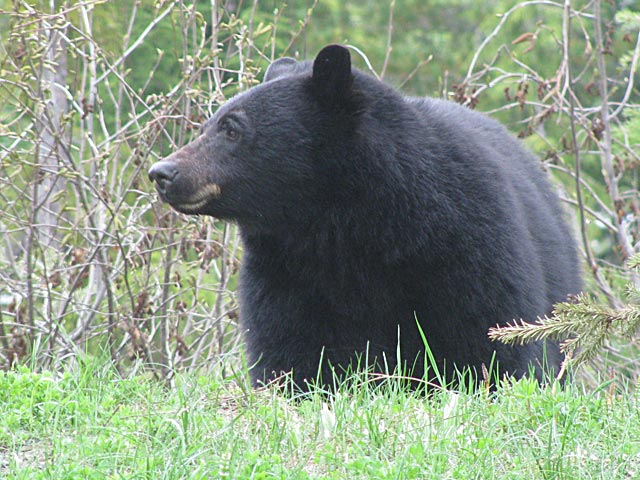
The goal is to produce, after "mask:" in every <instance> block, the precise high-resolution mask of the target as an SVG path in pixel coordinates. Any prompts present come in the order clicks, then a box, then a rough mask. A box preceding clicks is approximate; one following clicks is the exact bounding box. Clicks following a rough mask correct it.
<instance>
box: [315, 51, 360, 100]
mask: <svg viewBox="0 0 640 480" xmlns="http://www.w3.org/2000/svg"><path fill="white" fill-rule="evenodd" d="M312 81H313V86H314V90H315V92H316V94H317V95H318V96H319V98H320V99H321V100H323V101H327V102H330V103H333V102H336V101H340V100H342V99H345V98H346V97H347V94H348V93H349V90H350V89H351V84H352V83H353V75H351V54H350V53H349V50H347V49H346V48H345V47H343V46H342V45H329V46H328V47H324V48H323V49H322V50H320V53H318V55H317V56H316V59H315V60H314V61H313V76H312Z"/></svg>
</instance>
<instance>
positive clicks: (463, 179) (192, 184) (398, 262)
mask: <svg viewBox="0 0 640 480" xmlns="http://www.w3.org/2000/svg"><path fill="white" fill-rule="evenodd" d="M149 176H150V178H151V179H152V180H153V181H155V184H156V187H157V190H158V192H159V194H160V197H161V198H162V200H164V201H165V202H168V203H169V204H170V205H171V206H172V207H173V208H175V209H176V210H178V211H180V212H183V213H187V214H202V215H212V216H214V217H217V218H221V219H227V220H231V221H234V222H237V224H238V226H239V231H240V235H241V238H242V242H243V245H244V257H243V261H242V268H241V274H240V286H239V293H240V309H241V310H240V312H241V315H240V317H241V322H242V326H243V329H244V331H245V340H246V346H247V357H248V363H249V364H250V365H251V367H252V368H251V376H252V381H253V382H254V384H261V383H263V382H268V381H269V380H271V379H273V378H276V377H277V376H279V375H281V374H282V373H283V372H290V373H291V374H292V378H293V381H294V382H295V384H296V385H298V386H299V387H300V388H306V382H307V381H316V380H317V379H320V381H321V382H323V384H325V385H328V384H330V382H331V381H332V380H331V378H330V377H331V375H332V374H338V375H340V374H341V373H342V372H344V371H345V370H348V369H351V368H363V365H367V366H368V367H369V368H372V369H374V370H375V371H377V372H380V371H393V370H394V368H396V367H399V368H400V369H402V371H404V372H407V373H410V374H411V375H413V376H414V377H418V378H420V377H423V376H424V377H425V378H427V379H428V380H433V377H432V376H431V375H430V374H429V373H428V372H427V371H426V369H425V366H428V365H429V361H428V360H426V359H425V357H426V353H425V352H426V349H425V342H424V340H423V336H424V337H425V338H426V340H427V343H428V346H429V348H430V350H431V353H432V357H430V360H431V362H432V364H431V365H432V366H434V365H433V361H434V360H435V366H437V369H438V370H439V371H440V374H441V375H443V373H444V376H445V378H446V379H447V380H450V379H452V378H455V371H456V370H459V371H460V370H465V371H467V372H469V371H470V372H472V373H475V374H476V375H477V374H479V373H480V372H481V369H482V367H483V365H484V366H486V367H487V368H493V369H494V370H495V369H497V371H499V372H500V374H508V375H512V376H515V377H520V376H522V375H524V374H528V373H529V372H532V373H533V375H534V376H535V377H537V378H539V379H542V378H543V376H544V373H543V371H546V370H545V369H543V368H542V364H543V358H544V359H545V360H544V362H546V366H547V367H549V368H550V369H551V370H553V369H554V368H557V367H558V365H559V363H560V361H561V354H560V351H559V349H558V346H557V345H555V344H552V343H547V344H546V346H545V345H543V344H542V343H534V344H529V345H525V346H517V347H508V346H505V345H502V344H496V343H493V342H491V341H490V340H489V338H488V337H487V331H488V329H489V328H490V327H492V326H495V325H496V324H505V323H507V322H510V321H512V320H513V319H524V320H525V321H535V320H536V319H537V317H538V316H540V315H544V314H546V313H549V312H550V310H551V308H552V305H553V304H554V303H556V302H558V301H562V300H564V299H566V296H567V294H574V293H577V292H578V291H579V290H580V288H581V280H580V268H579V262H578V256H577V252H576V247H575V243H574V241H573V240H572V235H571V234H570V230H569V228H568V227H567V225H566V223H565V222H564V220H563V212H562V209H561V207H560V205H559V201H558V199H557V198H556V195H555V193H554V190H553V188H552V186H551V184H550V183H549V181H548V180H547V178H546V176H545V174H544V173H543V171H542V169H541V167H540V165H539V162H538V161H537V160H536V159H535V158H534V157H533V156H532V155H531V154H530V153H528V152H527V151H525V149H523V147H522V146H521V145H520V143H519V142H518V141H517V140H516V139H515V138H513V137H512V136H511V135H510V134H509V133H508V132H507V131H506V130H505V129H504V128H503V127H502V126H501V125H500V124H499V123H497V122H496V121H494V120H491V119H490V118H488V117H486V116H484V115H482V114H480V113H476V112H474V111H471V110H469V109H466V108H465V107H462V106H460V105H457V104H454V103H450V102H446V101H442V100H434V99H428V98H411V97H409V98H408V97H405V96H402V95H401V94H399V93H398V92H397V91H396V90H394V89H393V88H391V87H389V86H387V85H386V84H384V83H382V82H380V81H378V80H377V79H375V78H373V77H372V76H369V75H367V74H365V73H363V72H361V71H358V70H357V69H355V68H352V66H351V57H350V54H349V51H348V50H347V49H346V48H344V47H342V46H338V45H331V46H328V47H325V48H324V49H323V50H322V51H320V53H319V54H318V55H317V57H316V58H315V60H314V61H313V62H297V61H295V60H293V59H290V58H284V59H280V60H278V61H276V62H274V63H273V64H272V65H271V66H270V67H269V69H268V70H267V72H266V74H265V80H264V82H263V83H262V84H261V85H258V86H256V87H254V88H251V89H250V90H248V91H247V92H244V93H242V94H240V95H238V96H236V97H235V98H232V99H231V100H229V101H228V102H227V103H225V104H224V105H223V106H222V107H220V108H219V109H218V111H217V112H216V113H215V115H214V116H213V117H212V118H211V119H209V120H208V121H207V122H206V123H205V124H204V126H203V128H202V133H201V135H200V136H199V137H198V138H197V139H195V140H194V141H193V142H192V143H190V144H188V145H186V146H185V147H183V148H181V149H180V150H178V151H177V152H175V153H173V154H172V155H171V156H169V157H168V158H166V159H164V160H163V161H161V162H158V163H156V164H155V165H153V166H152V168H151V170H150V171H149ZM429 371H431V370H429Z"/></svg>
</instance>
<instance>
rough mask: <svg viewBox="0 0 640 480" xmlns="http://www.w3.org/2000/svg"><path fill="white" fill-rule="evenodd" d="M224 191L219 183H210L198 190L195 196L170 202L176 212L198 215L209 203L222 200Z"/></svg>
mask: <svg viewBox="0 0 640 480" xmlns="http://www.w3.org/2000/svg"><path fill="white" fill-rule="evenodd" d="M221 194H222V189H221V188H220V185H218V184H217V183H208V184H206V185H204V186H203V187H202V188H201V189H200V190H198V191H197V192H196V193H195V194H194V195H192V196H191V197H189V198H186V199H180V200H179V201H173V202H171V201H170V202H169V203H171V204H172V206H173V207H174V208H175V209H176V210H180V211H181V212H184V213H197V212H198V211H199V210H200V209H202V207H204V206H205V205H206V204H207V203H208V202H209V201H211V200H215V199H217V198H220V196H221Z"/></svg>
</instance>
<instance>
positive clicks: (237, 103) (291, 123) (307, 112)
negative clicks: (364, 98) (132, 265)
mask: <svg viewBox="0 0 640 480" xmlns="http://www.w3.org/2000/svg"><path fill="white" fill-rule="evenodd" d="M351 82H352V73H351V61H350V56H349V52H348V50H346V49H345V48H343V47H338V46H330V47H327V48H325V49H324V50H322V51H321V52H320V53H319V54H318V56H317V57H316V60H315V61H314V62H313V65H312V64H311V63H309V62H301V63H299V62H296V61H294V60H293V59H281V60H279V61H277V62H274V63H273V64H272V66H271V67H270V68H269V70H268V71H267V73H266V74H265V82H264V83H263V84H261V85H259V86H257V87H254V88H252V89H250V90H249V91H247V92H245V93H243V94H240V95H238V96H236V97H234V98H233V99H231V100H229V101H228V102H227V103H226V104H225V105H224V106H222V107H221V108H220V109H219V110H218V111H217V112H216V113H215V115H214V116H213V117H212V118H210V119H209V120H208V121H207V122H206V123H205V124H204V126H203V128H202V132H201V134H200V136H198V138H196V139H195V140H194V141H193V142H191V143H190V144H188V145H186V146H184V147H183V148H181V149H180V150H178V151H177V152H175V153H173V154H172V155H170V156H169V157H167V158H166V159H164V160H162V161H161V162H158V163H156V164H155V165H153V166H152V167H151V169H150V171H149V177H150V178H151V179H152V180H153V181H155V183H156V188H157V190H158V192H159V194H160V197H161V198H162V200H163V201H165V202H168V203H169V204H170V205H171V206H172V207H173V208H175V209H176V210H178V211H180V212H183V213H187V214H204V215H212V216H215V217H218V218H223V219H229V220H235V221H238V222H239V223H241V224H245V225H256V226H259V227H260V228H268V227H269V226H270V225H273V226H275V225H277V226H278V227H282V226H285V225H287V224H291V223H296V222H299V221H301V220H302V219H303V218H308V217H309V216H310V215H313V211H317V209H319V208H322V207H323V205H322V203H323V199H325V198H326V199H327V200H329V197H330V192H331V189H332V188H331V183H332V178H335V174H334V172H332V171H331V165H330V161H328V160H327V158H328V157H329V156H330V155H328V154H327V148H335V145H333V144H332V142H331V141H329V142H327V139H329V140H331V137H332V134H331V130H332V129H334V128H335V115H336V112H339V111H341V110H343V109H344V105H347V104H348V103H349V102H348V100H347V97H348V96H349V95H350V93H349V90H350V88H351ZM332 145H333V146H332Z"/></svg>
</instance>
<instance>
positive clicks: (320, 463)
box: [0, 364, 640, 480]
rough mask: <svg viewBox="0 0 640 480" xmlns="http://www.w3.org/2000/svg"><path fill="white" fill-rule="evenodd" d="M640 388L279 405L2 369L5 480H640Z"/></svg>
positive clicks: (362, 395)
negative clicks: (622, 391)
mask: <svg viewBox="0 0 640 480" xmlns="http://www.w3.org/2000/svg"><path fill="white" fill-rule="evenodd" d="M639 399H640V393H639V392H637V391H636V392H628V393H626V394H613V393H611V390H610V389H609V388H607V386H606V385H603V387H602V388H600V389H598V390H597V391H593V392H586V391H584V390H583V389H581V388H580V387H578V386H575V385H568V386H566V387H565V388H564V389H555V390H554V389H552V388H551V387H543V388H540V387H538V386H537V385H536V384H535V383H532V382H529V381H519V382H516V383H510V384H505V385H502V386H500V387H499V388H498V390H497V392H495V393H494V394H487V393H486V392H482V391H481V392H477V393H473V394H469V393H460V394H458V393H454V392H450V391H441V392H434V393H433V395H431V396H429V397H423V396H418V395H413V394H409V393H406V392H403V391H402V390H401V389H400V388H398V385H397V383H394V382H390V384H389V385H385V386H383V387H379V388H376V389H373V388H365V387H364V386H363V385H359V386H358V385H354V384H352V385H351V386H350V387H345V388H344V389H342V390H341V391H340V392H339V393H337V394H335V395H320V394H311V395H308V396H305V397H304V398H290V397H287V396H283V395H281V394H280V393H278V392H276V391H275V390H273V389H270V390H262V391H255V392H254V391H251V390H248V389H246V387H244V382H243V381H236V380H230V381H226V382H224V381H219V380H218V379H216V378H213V377H205V376H201V377H178V378H177V379H176V382H175V386H173V387H171V388H165V387H163V386H162V385H161V384H159V383H157V382H154V381H152V380H150V379H147V378H145V377H142V376H138V377H135V378H128V379H122V378H119V377H118V376H117V374H116V373H115V372H114V371H113V370H112V369H111V368H110V367H107V366H104V365H100V364H99V365H90V366H84V367H79V368H78V369H76V370H75V371H72V372H67V373H64V374H53V373H32V372H30V371H29V370H27V369H24V368H23V369H20V370H18V371H15V372H8V373H0V478H3V479H4V478H7V479H49V478H51V479H76V478H78V479H84V478H88V479H94V478H95V479H103V478H112V479H125V478H126V479H134V478H135V479H163V478H166V479H171V478H198V479H200V478H212V479H218V478H222V479H225V478H240V479H245V478H256V479H270V478H278V479H280V478H293V479H310V478H329V479H344V478H353V479H362V478H372V479H376V478H398V479H402V478H421V479H441V478H442V479H446V478H454V479H474V478H478V479H494V478H498V479H538V478H539V479H571V480H573V479H583V478H584V479H595V478H599V479H607V480H609V479H635V478H640V408H639V407H640V405H639Z"/></svg>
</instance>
